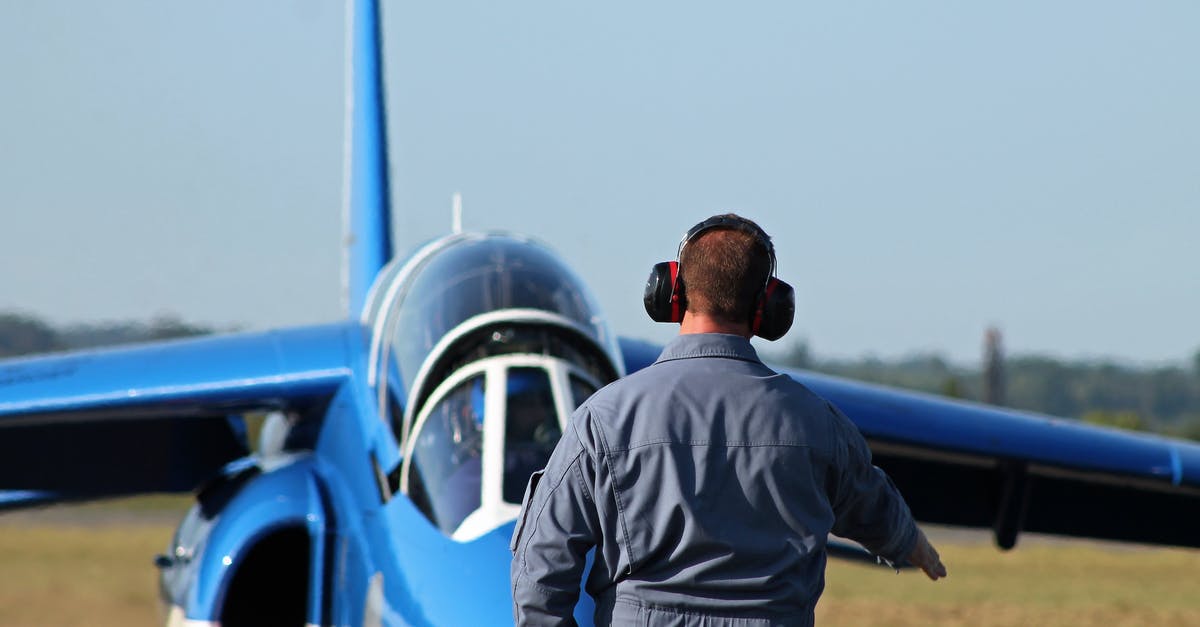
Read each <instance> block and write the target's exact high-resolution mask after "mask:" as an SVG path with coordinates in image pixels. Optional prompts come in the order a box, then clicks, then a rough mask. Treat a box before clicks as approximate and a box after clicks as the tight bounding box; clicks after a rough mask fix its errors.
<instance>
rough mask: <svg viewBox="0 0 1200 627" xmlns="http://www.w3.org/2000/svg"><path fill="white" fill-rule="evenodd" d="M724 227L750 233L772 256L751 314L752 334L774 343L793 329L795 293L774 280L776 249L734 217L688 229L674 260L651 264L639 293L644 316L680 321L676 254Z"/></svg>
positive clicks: (682, 301)
mask: <svg viewBox="0 0 1200 627" xmlns="http://www.w3.org/2000/svg"><path fill="white" fill-rule="evenodd" d="M716 228H726V229H734V230H738V231H742V232H744V233H749V234H751V235H753V236H754V237H755V239H756V240H758V243H759V244H760V245H762V247H763V248H765V249H766V251H767V254H768V255H770V257H771V271H770V273H768V274H767V282H766V283H765V284H764V285H763V287H762V289H761V290H760V291H759V293H758V297H757V298H756V299H755V303H754V311H753V312H751V318H750V329H751V331H752V332H753V333H754V334H755V335H757V336H759V337H761V338H763V339H766V340H771V341H775V340H777V339H779V338H781V337H783V335H784V334H785V333H787V332H788V329H790V328H791V327H792V320H793V318H795V315H796V290H794V289H793V288H792V286H791V285H788V284H787V283H785V282H783V281H781V280H779V279H778V278H776V277H775V247H774V246H773V245H771V240H770V238H769V237H768V236H767V234H766V233H764V232H763V230H762V229H760V228H758V226H757V225H755V224H753V223H751V222H749V221H747V220H743V219H740V218H737V217H731V216H714V217H712V218H709V219H707V220H705V221H703V222H701V223H700V224H697V225H696V226H693V227H692V228H691V229H689V230H688V232H687V235H684V237H683V240H682V241H680V242H679V249H678V250H677V251H676V254H675V261H663V262H661V263H656V264H654V268H652V269H651V270H650V277H649V278H648V279H646V288H645V291H644V292H643V293H642V303H643V304H644V305H645V306H646V313H648V314H650V318H651V319H652V320H654V321H655V322H682V321H683V312H684V311H686V310H687V297H686V294H685V292H686V288H685V286H684V284H683V282H682V281H681V280H680V277H679V255H680V254H681V253H682V252H683V249H684V247H685V246H687V245H688V242H691V241H692V240H693V239H695V238H696V237H698V236H699V235H700V234H701V233H704V232H705V231H708V230H710V229H716Z"/></svg>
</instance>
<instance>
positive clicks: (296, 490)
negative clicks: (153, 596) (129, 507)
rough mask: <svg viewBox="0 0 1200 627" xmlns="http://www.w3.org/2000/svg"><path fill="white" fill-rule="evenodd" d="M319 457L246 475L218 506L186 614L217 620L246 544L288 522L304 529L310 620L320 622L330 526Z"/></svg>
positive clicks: (243, 557) (286, 525) (283, 527)
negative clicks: (307, 543) (307, 544)
mask: <svg viewBox="0 0 1200 627" xmlns="http://www.w3.org/2000/svg"><path fill="white" fill-rule="evenodd" d="M318 466H319V462H318V461H317V460H315V459H314V458H312V457H311V456H301V457H298V458H297V459H294V460H292V461H290V462H289V463H287V464H285V465H282V466H280V467H279V468H277V469H275V470H272V471H269V472H266V473H264V474H262V475H259V476H257V477H255V478H254V479H252V480H250V481H249V482H248V483H247V484H246V485H245V486H244V487H243V488H242V489H241V490H240V491H239V492H238V493H237V495H236V496H235V497H234V498H233V500H232V501H230V502H229V503H228V504H227V505H226V506H225V507H224V509H223V510H222V512H221V515H220V516H219V517H218V518H217V520H216V522H215V523H214V524H213V525H212V527H211V529H210V530H209V533H208V536H207V540H206V541H205V543H204V546H203V550H202V552H201V553H200V555H198V556H196V557H195V558H194V559H196V560H197V561H198V565H197V566H196V567H195V570H194V571H193V572H194V581H193V582H192V585H191V586H190V588H189V592H188V596H187V601H186V603H187V604H186V606H185V610H186V612H187V616H188V618H192V619H198V620H211V621H217V620H219V619H220V617H221V607H222V605H223V600H224V597H225V595H226V593H227V591H228V590H227V588H228V586H229V583H230V581H231V579H232V573H233V572H234V571H236V569H237V568H238V567H239V566H240V565H241V562H242V560H244V559H245V557H246V555H247V553H248V552H249V551H250V549H251V548H252V547H253V546H254V545H255V544H256V543H257V542H259V541H261V540H262V539H263V538H265V537H266V536H268V535H269V534H271V533H273V532H277V531H280V530H282V529H285V528H288V527H301V528H304V529H305V530H307V532H308V535H309V538H310V541H311V543H310V550H311V552H310V555H309V558H310V560H311V563H312V564H313V565H314V567H313V568H312V570H311V572H312V573H313V575H312V576H313V577H314V578H316V581H313V582H310V590H309V594H310V597H309V608H308V619H309V622H310V623H313V624H316V623H320V622H321V603H322V602H323V599H322V598H321V590H322V589H323V586H322V584H321V580H322V579H323V578H324V576H325V575H324V573H323V572H322V570H323V569H322V567H321V565H323V564H324V563H325V551H327V550H328V548H327V540H328V538H327V536H326V532H327V530H328V521H327V513H326V512H327V508H328V506H329V504H328V503H327V502H326V500H325V499H324V498H323V494H324V490H322V489H321V486H320V485H319V484H320V482H321V480H322V479H321V475H322V474H323V473H321V472H319V471H318V469H317V467H318Z"/></svg>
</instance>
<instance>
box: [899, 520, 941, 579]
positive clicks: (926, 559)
mask: <svg viewBox="0 0 1200 627" xmlns="http://www.w3.org/2000/svg"><path fill="white" fill-rule="evenodd" d="M908 563H910V564H912V565H913V566H916V567H917V568H920V569H921V570H923V571H925V575H926V576H927V577H929V579H930V580H932V581H937V580H938V579H941V578H942V577H945V576H946V566H945V565H944V564H942V558H941V557H938V552H937V549H934V548H933V545H932V544H930V543H929V538H926V537H925V532H924V531H921V528H920V527H918V528H917V544H916V545H915V546H913V550H912V553H909V554H908Z"/></svg>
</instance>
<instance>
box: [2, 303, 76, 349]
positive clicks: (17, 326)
mask: <svg viewBox="0 0 1200 627" xmlns="http://www.w3.org/2000/svg"><path fill="white" fill-rule="evenodd" d="M60 348H62V342H61V341H60V340H59V337H58V333H57V332H56V331H55V330H54V329H52V328H51V327H50V325H48V324H46V323H44V322H42V321H41V320H38V319H37V318H34V317H33V316H30V315H26V314H22V313H17V312H0V357H13V356H16V355H27V354H29V353H45V352H47V351H53V350H58V349H60Z"/></svg>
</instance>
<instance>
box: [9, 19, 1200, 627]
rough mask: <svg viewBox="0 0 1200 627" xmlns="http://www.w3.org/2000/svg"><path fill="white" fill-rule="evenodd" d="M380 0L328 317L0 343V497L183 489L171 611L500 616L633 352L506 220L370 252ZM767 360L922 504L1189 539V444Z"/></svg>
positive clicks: (449, 620) (377, 221) (932, 516)
mask: <svg viewBox="0 0 1200 627" xmlns="http://www.w3.org/2000/svg"><path fill="white" fill-rule="evenodd" d="M378 16H379V9H378V5H377V3H376V2H375V1H374V0H352V8H351V10H350V11H349V17H348V19H349V21H350V27H351V28H350V33H351V34H352V46H351V47H350V51H349V54H350V55H351V65H350V67H351V68H352V73H351V76H350V78H349V81H348V83H349V85H348V89H347V110H348V113H347V133H348V135H349V137H350V146H351V150H350V152H349V155H348V159H349V160H350V161H349V167H348V168H347V171H348V173H349V176H348V180H347V181H346V184H347V185H348V190H349V193H348V195H347V198H348V202H347V206H346V208H345V211H346V218H347V220H346V223H347V225H348V226H347V228H348V233H347V236H348V237H347V240H346V241H347V244H346V255H345V269H346V277H345V279H346V288H347V290H346V295H347V301H348V304H349V307H350V311H351V312H353V313H352V315H351V316H350V317H349V318H348V319H346V320H343V321H340V322H335V323H331V324H322V325H315V326H305V327H298V328H289V329H282V330H275V331H268V332H259V333H240V334H228V335H221V336H213V337H205V338H200V339H188V340H181V341H170V342H162V343H155V344H147V345H143V346H137V347H129V348H119V349H108V350H97V351H86V352H78V353H68V354H58V355H49V356H42V357H34V358H27V359H18V360H11V361H7V362H3V363H0V489H2V490H4V492H3V493H0V507H2V508H17V507H23V506H29V505H34V504H38V503H46V502H54V501H62V500H77V499H90V498H100V497H107V496H115V495H125V494H134V493H142V492H189V491H190V492H193V493H194V494H195V499H196V502H195V504H194V506H193V507H192V508H191V510H190V511H189V512H188V514H187V515H186V517H185V518H184V520H183V521H182V522H181V523H180V526H179V528H178V531H177V532H176V535H175V537H174V539H173V541H172V543H171V546H170V547H169V550H168V551H167V553H166V554H164V555H162V556H160V557H159V558H158V560H157V566H158V568H159V569H160V571H161V591H162V595H163V598H164V600H165V601H166V602H167V603H168V604H169V607H170V608H171V609H170V616H169V619H168V620H169V623H170V624H176V625H218V624H223V625H242V624H263V623H266V622H270V623H279V622H287V623H292V624H299V623H304V624H322V625H324V624H337V625H343V624H345V625H358V624H372V625H373V624H388V625H408V624H413V625H482V624H501V623H506V622H508V621H510V620H511V618H510V616H511V609H510V605H511V600H510V593H509V589H510V588H509V582H508V571H509V560H510V555H509V546H508V545H509V538H510V536H511V533H512V529H513V521H514V519H515V517H516V516H517V513H518V511H519V506H520V501H521V497H522V493H523V490H524V487H525V483H526V480H527V478H528V476H529V474H530V473H531V472H532V471H534V470H536V469H538V468H539V467H540V466H542V465H543V464H544V463H545V461H546V459H547V458H548V456H549V452H550V450H551V449H552V448H553V446H554V443H555V442H556V440H557V438H558V436H559V434H560V433H561V431H562V429H563V427H564V425H565V423H566V421H567V419H568V417H569V415H570V414H571V412H572V411H573V409H574V408H575V407H576V406H578V405H579V404H580V403H581V402H582V401H583V399H585V398H586V397H587V396H588V395H590V394H591V393H592V392H593V391H595V390H596V389H598V388H599V387H601V386H603V385H605V384H606V383H608V382H610V381H613V380H614V379H616V378H618V377H620V376H622V375H623V374H625V373H628V372H632V371H636V370H638V369H640V368H643V367H645V366H646V365H648V364H650V363H651V362H652V361H653V360H654V359H655V357H656V356H657V353H658V350H659V347H658V346H654V345H652V344H649V343H646V342H641V341H637V340H631V339H626V338H619V337H617V336H616V335H614V334H613V332H612V330H611V329H610V328H609V327H608V325H607V323H606V321H605V318H604V316H603V314H602V312H601V310H600V307H599V305H598V303H597V302H596V300H595V298H594V297H593V296H592V295H591V293H590V291H589V290H588V288H587V286H586V285H584V284H583V282H582V281H581V280H580V279H579V277H578V276H577V275H576V274H575V273H574V272H573V271H572V270H571V269H570V267H569V266H568V265H567V263H566V262H565V261H564V260H563V258H562V257H560V256H559V255H557V254H556V253H555V252H553V251H551V250H550V249H548V248H547V247H545V246H543V245H541V244H539V243H538V242H536V241H533V240H531V239H529V238H526V237H523V236H520V235H517V234H509V233H452V234H450V235H447V236H445V237H442V238H440V239H437V240H435V241H432V242H429V243H427V244H425V245H424V246H422V247H420V248H419V249H417V250H416V251H415V252H413V253H412V254H411V255H410V256H408V257H400V258H395V259H393V255H392V245H391V226H390V217H389V216H390V209H389V206H388V176H387V173H388V168H387V150H386V144H387V142H386V129H385V124H384V115H383V109H382V89H383V86H382V78H381V63H382V58H381V52H380V42H379V24H378ZM790 374H792V376H794V377H795V378H796V379H797V380H799V381H800V382H802V383H804V384H805V385H807V386H809V387H811V388H812V389H813V390H815V391H816V392H818V393H819V394H821V395H823V396H825V397H827V398H829V399H830V400H832V401H833V402H834V403H835V404H837V405H838V406H839V407H841V408H842V410H843V411H844V412H845V413H846V414H847V415H848V416H850V418H851V419H852V420H853V421H854V422H855V423H856V424H857V425H858V427H859V429H860V430H861V431H862V432H863V434H864V435H865V436H866V437H867V439H868V441H869V442H870V444H871V446H872V449H873V451H874V455H875V460H876V463H877V464H878V465H880V466H882V467H883V468H884V469H886V470H887V471H888V473H889V474H890V475H891V476H892V477H893V478H894V480H895V481H896V483H897V484H898V486H899V487H900V489H901V490H902V492H903V493H904V494H905V495H906V497H907V499H908V501H909V503H910V505H911V507H912V510H913V512H914V514H915V515H916V517H917V518H918V519H920V520H922V521H926V522H933V523H943V524H950V525H959V526H964V527H977V528H990V529H992V530H994V533H995V537H996V541H997V543H998V544H999V545H1000V546H1001V547H1004V548H1011V547H1012V546H1014V545H1015V543H1016V541H1017V538H1018V536H1019V534H1020V533H1021V532H1022V531H1036V532H1042V533H1052V534H1061V535H1066V536H1076V537H1090V538H1105V539H1116V540H1128V541H1136V542H1147V543H1160V544H1168V545H1178V546H1190V547H1195V546H1200V534H1197V533H1196V532H1195V530H1194V529H1193V525H1194V521H1196V520H1197V519H1198V518H1200V517H1198V516H1197V514H1200V446H1197V445H1195V444H1190V443H1185V442H1181V441H1174V440H1169V439H1163V438H1156V437H1150V436H1144V435H1135V434H1129V433H1122V432H1116V431H1111V430H1106V429H1101V428H1096V427H1090V426H1085V425H1081V424H1078V423H1075V422H1071V421H1063V420H1056V419H1052V418H1049V417H1043V416H1035V415H1030V414H1024V413H1019V412H1013V411H1008V410H1003V409H997V408H992V407H985V406H981V405H975V404H970V403H963V402H955V401H949V400H944V399H939V398H935V397H931V396H925V395H920V394H915V393H909V392H900V391H896V390H892V389H887V388H883V387H877V386H873V385H866V384H862V383H857V382H852V381H847V380H842V379H837V378H832V377H827V376H822V375H817V374H814V373H809V372H794V373H790ZM264 412H265V413H267V414H268V416H269V417H268V418H267V419H266V422H265V424H264V426H263V428H262V430H263V434H262V437H261V440H262V443H261V444H260V445H259V446H258V447H257V449H255V450H251V449H250V447H249V445H248V444H247V438H246V435H245V432H246V428H245V427H246V416H247V415H250V414H261V413H264ZM831 548H832V547H831ZM589 603H590V602H589V601H588V599H587V598H586V595H585V596H584V597H583V599H582V601H581V603H580V607H579V609H578V611H577V618H578V619H579V621H580V623H581V624H590V623H591V616H590V614H591V609H590V605H589Z"/></svg>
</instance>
